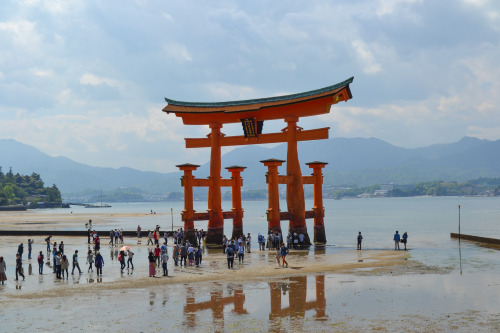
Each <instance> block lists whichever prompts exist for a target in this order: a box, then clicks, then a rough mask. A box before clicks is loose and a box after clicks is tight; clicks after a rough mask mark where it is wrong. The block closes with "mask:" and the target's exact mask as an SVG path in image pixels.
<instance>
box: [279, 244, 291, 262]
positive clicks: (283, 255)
mask: <svg viewBox="0 0 500 333" xmlns="http://www.w3.org/2000/svg"><path fill="white" fill-rule="evenodd" d="M288 252H290V250H289V249H288V248H287V247H286V246H285V244H284V243H281V249H280V254H281V261H282V262H283V264H282V265H281V267H284V266H285V264H286V267H287V268H288V262H287V261H286V260H285V258H286V256H287V255H288Z"/></svg>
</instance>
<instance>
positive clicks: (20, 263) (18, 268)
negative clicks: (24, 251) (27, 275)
mask: <svg viewBox="0 0 500 333" xmlns="http://www.w3.org/2000/svg"><path fill="white" fill-rule="evenodd" d="M19 275H21V276H22V277H23V281H24V273H23V260H22V259H21V255H20V254H19V253H17V254H16V281H17V280H19Z"/></svg>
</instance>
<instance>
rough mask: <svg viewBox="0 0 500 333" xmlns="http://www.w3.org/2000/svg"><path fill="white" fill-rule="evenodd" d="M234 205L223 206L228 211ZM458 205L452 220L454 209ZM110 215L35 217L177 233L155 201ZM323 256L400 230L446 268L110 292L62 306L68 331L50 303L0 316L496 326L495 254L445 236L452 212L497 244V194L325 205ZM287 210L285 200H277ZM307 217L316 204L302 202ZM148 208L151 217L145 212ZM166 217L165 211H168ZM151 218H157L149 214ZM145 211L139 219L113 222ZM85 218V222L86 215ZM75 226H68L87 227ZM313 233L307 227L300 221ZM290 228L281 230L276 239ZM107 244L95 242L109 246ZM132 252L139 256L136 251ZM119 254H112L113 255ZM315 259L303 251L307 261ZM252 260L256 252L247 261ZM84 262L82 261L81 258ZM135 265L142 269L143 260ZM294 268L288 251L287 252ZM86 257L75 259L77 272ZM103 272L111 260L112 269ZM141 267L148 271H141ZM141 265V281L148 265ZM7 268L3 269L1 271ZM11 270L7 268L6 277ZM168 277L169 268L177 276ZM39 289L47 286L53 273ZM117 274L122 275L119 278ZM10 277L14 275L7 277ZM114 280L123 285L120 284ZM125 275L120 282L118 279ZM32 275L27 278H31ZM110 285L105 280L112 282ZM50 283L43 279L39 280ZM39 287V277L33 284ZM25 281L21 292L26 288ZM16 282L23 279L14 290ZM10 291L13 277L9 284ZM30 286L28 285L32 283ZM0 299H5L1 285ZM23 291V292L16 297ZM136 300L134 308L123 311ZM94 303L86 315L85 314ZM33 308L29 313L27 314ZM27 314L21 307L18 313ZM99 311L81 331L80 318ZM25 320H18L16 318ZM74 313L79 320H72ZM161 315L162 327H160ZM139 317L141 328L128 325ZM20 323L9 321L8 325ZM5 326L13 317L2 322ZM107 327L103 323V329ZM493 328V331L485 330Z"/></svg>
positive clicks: (178, 325) (216, 326)
mask: <svg viewBox="0 0 500 333" xmlns="http://www.w3.org/2000/svg"><path fill="white" fill-rule="evenodd" d="M195 205H196V207H195V209H196V210H198V211H200V212H201V211H204V210H206V203H201V202H196V203H195ZM230 205H231V204H230V202H224V203H223V209H224V210H229V209H230V208H231V207H230ZM459 205H460V207H461V208H460V212H459V209H458V206H459ZM112 206H113V207H111V208H99V209H93V208H83V207H78V206H74V207H71V208H70V210H69V211H68V210H63V209H59V210H40V211H38V212H37V214H42V215H43V214H71V211H72V212H73V213H75V214H76V213H78V214H83V215H84V216H85V217H86V218H87V217H88V218H92V217H93V215H94V214H95V215H97V214H101V213H112V214H117V217H116V218H115V219H113V220H112V221H110V222H107V223H106V224H105V225H101V224H99V222H98V221H96V222H95V223H94V226H95V227H96V229H97V230H108V229H111V228H123V229H125V230H135V228H136V227H137V224H141V226H142V227H143V230H147V229H148V228H151V229H152V228H154V227H155V226H156V224H158V225H160V226H161V227H162V229H166V230H170V229H171V228H172V225H173V228H174V229H177V228H178V227H179V226H182V221H181V219H180V212H181V211H182V209H183V206H182V203H180V202H175V203H171V202H163V203H159V202H157V203H113V204H112ZM324 206H325V215H326V217H325V228H326V236H327V240H328V242H327V245H326V247H325V252H326V253H335V252H341V251H355V249H356V237H357V234H358V232H359V231H361V232H362V234H363V237H364V239H363V249H365V250H371V249H373V250H384V249H393V247H394V242H393V240H392V239H393V235H394V233H395V231H396V230H398V231H399V233H401V234H402V233H404V232H405V231H406V232H408V235H409V239H408V249H409V253H410V255H411V259H413V260H418V261H420V262H422V263H423V264H424V265H426V266H431V267H433V266H435V267H437V268H443V267H444V268H447V269H446V270H445V274H443V271H442V270H439V269H436V273H435V274H418V273H417V274H409V275H403V276H401V275H397V276H392V275H381V276H378V275H376V274H375V275H367V276H356V275H349V274H347V275H344V274H327V275H323V274H321V273H319V274H316V275H308V276H299V277H289V278H281V279H272V280H269V281H262V282H250V283H246V282H245V281H237V282H231V283H212V282H210V283H198V284H193V285H190V284H182V285H167V286H162V287H161V288H149V289H144V288H138V289H131V290H126V291H125V290H124V291H121V292H120V297H117V294H116V291H109V292H103V293H100V294H99V298H100V302H97V303H96V302H95V300H94V299H95V296H94V295H89V296H82V295H78V296H75V297H74V298H70V299H67V300H66V301H67V302H68V303H71V304H74V306H73V307H72V308H71V309H66V310H65V311H66V312H65V314H66V315H67V316H68V317H71V318H73V319H72V320H70V321H67V322H66V323H60V321H55V322H46V321H44V318H47V317H50V316H51V315H52V311H53V307H55V306H57V304H58V302H59V301H58V300H57V299H54V300H53V303H54V304H52V303H51V301H50V300H46V301H45V302H46V303H47V304H49V306H48V307H45V309H41V308H40V307H37V306H36V304H35V303H36V302H35V303H32V304H31V303H28V304H27V303H26V302H22V301H21V302H19V303H11V307H10V308H9V310H7V308H5V309H4V310H1V311H0V318H1V319H2V321H3V322H5V323H9V324H8V325H7V326H6V327H8V328H9V329H12V330H16V329H27V328H42V329H56V328H59V329H61V328H68V329H71V328H77V329H82V328H83V329H85V328H88V329H90V328H92V329H95V328H96V327H102V328H108V329H110V328H114V330H118V331H119V330H125V329H129V330H134V331H151V330H155V329H158V330H160V329H161V328H169V329H173V330H174V331H185V330H194V331H206V332H212V331H221V332H223V331H235V330H236V331H241V330H254V331H276V332H281V331H311V332H320V331H328V332H330V331H340V332H342V331H364V330H374V329H382V330H384V329H385V330H391V331H395V330H397V329H401V330H416V331H426V330H430V331H441V330H449V329H452V330H454V331H463V332H467V331H471V330H474V331H478V332H480V331H481V330H482V328H484V330H485V331H491V330H492V328H495V327H498V326H497V325H498V322H499V321H500V318H499V317H498V313H500V301H499V298H498V295H499V294H500V284H499V282H498V276H499V274H500V256H499V251H498V250H495V249H490V248H487V247H482V246H480V245H478V244H476V243H472V242H464V241H462V242H458V240H456V239H451V238H450V233H451V232H458V223H459V214H460V227H461V232H462V233H464V234H472V235H477V236H484V237H492V238H500V237H499V234H500V232H499V231H500V198H494V197H493V198H484V197H482V198H476V197H417V198H366V199H344V200H325V202H324ZM281 207H282V210H286V202H284V201H283V202H281ZM306 207H307V209H311V207H312V201H309V200H308V201H307V202H306ZM243 208H244V210H245V217H244V226H243V228H244V232H245V233H248V232H249V233H251V235H252V237H253V246H254V247H256V246H257V244H256V238H257V237H256V236H257V234H258V233H265V232H266V230H267V221H266V215H265V211H266V208H267V202H264V201H252V202H243ZM151 211H152V212H153V214H151ZM172 211H173V214H170V213H171V212H172ZM155 212H156V214H154V213H155ZM126 213H143V214H144V215H142V216H140V217H133V218H131V217H126V216H123V215H120V214H126ZM83 215H82V216H83ZM86 218H85V219H83V220H82V225H81V226H74V227H72V228H84V226H83V224H84V223H85V222H86ZM307 224H308V230H309V233H310V235H311V236H312V232H313V221H312V220H308V221H307ZM231 226H232V223H231V221H230V220H227V221H226V222H225V233H226V234H228V235H230V234H231ZM287 226H288V223H287V222H286V221H284V222H283V223H282V229H283V232H284V234H286V233H287ZM195 227H196V228H198V229H205V230H206V228H207V222H206V221H198V222H196V223H195ZM105 239H106V237H105V236H104V237H103V240H105ZM103 247H104V248H105V250H104V252H105V253H106V259H107V260H108V261H107V265H106V272H105V273H106V274H105V277H104V279H103V282H107V281H112V280H114V279H116V278H117V277H113V276H112V273H111V272H110V271H115V270H116V271H117V269H118V266H117V263H116V258H115V260H114V261H113V259H112V258H113V256H115V257H116V255H117V253H113V252H111V256H112V257H111V261H109V260H110V259H109V254H108V252H109V250H107V248H106V245H105V243H103ZM138 250H139V249H138ZM115 252H116V251H115ZM313 253H314V251H310V254H309V255H312V254H313ZM252 254H253V255H257V256H258V255H259V253H252ZM82 257H83V256H82ZM142 257H144V258H145V254H143V253H141V256H140V257H139V256H136V259H137V260H136V265H137V266H144V258H142ZM141 259H142V264H141ZM290 260H293V255H291V256H290ZM10 261H12V260H10ZM83 262H84V258H81V259H80V264H81V266H82V269H84V270H85V267H84V266H85V265H84V264H83ZM108 264H112V265H111V267H109V266H108ZM144 267H146V266H144ZM144 267H142V268H141V267H138V271H137V272H135V274H137V273H139V274H141V275H146V274H147V272H146V269H147V268H144ZM9 269H11V267H9ZM9 272H10V274H11V273H12V271H11V270H10V271H9ZM173 272H174V274H175V270H173ZM47 273H49V274H48V276H44V278H43V279H44V281H43V283H42V282H41V281H42V280H41V278H40V282H39V286H38V287H37V288H41V287H42V286H45V285H46V284H47V283H49V284H50V285H52V284H56V283H58V282H52V281H51V280H52V279H51V275H50V271H48V272H47ZM116 275H117V276H118V273H116ZM11 276H12V275H10V277H11ZM118 278H120V277H118ZM121 278H123V279H126V278H127V276H125V277H123V276H122V277H121ZM29 279H31V280H32V279H33V277H29ZM85 279H87V273H85V274H84V276H83V277H82V278H80V277H75V278H74V279H73V277H70V280H69V281H67V282H66V283H69V284H74V283H94V280H90V279H88V281H87V280H85ZM108 279H109V280H108ZM46 280H50V281H46ZM37 281H38V279H37ZM28 282H29V281H27V282H26V283H27V284H26V285H25V286H23V290H22V292H32V291H34V290H35V289H32V288H30V286H29V285H28ZM19 285H21V283H20V284H19ZM15 286H17V284H16V285H14V284H13V283H12V281H9V286H7V287H8V288H14V287H15ZM33 288H34V287H33ZM4 291H8V289H5V290H4ZM19 292H21V290H19ZM127 300H129V301H132V300H133V304H134V307H133V308H130V309H129V308H127V307H123V304H124V302H126V301H127ZM89 304H92V312H89V310H88V309H89ZM31 307H33V311H24V310H27V309H30V308H31ZM21 310H23V311H21ZM95 312H99V313H101V314H102V316H101V317H100V318H99V317H93V318H92V324H89V321H88V316H89V315H91V313H95ZM21 313H24V315H23V316H20V314H21ZM76 314H78V316H77V315H76ZM165 314H168V316H167V317H166V319H165V320H162V319H158V318H160V317H161V316H163V315H165ZM136 315H137V316H139V317H140V318H141V319H142V320H129V319H127V318H128V317H129V316H130V317H131V318H135V316H136ZM16 316H17V317H16ZM4 319H11V320H10V321H5V320H4ZM110 324H111V325H112V326H109V325H110ZM493 330H494V329H493Z"/></svg>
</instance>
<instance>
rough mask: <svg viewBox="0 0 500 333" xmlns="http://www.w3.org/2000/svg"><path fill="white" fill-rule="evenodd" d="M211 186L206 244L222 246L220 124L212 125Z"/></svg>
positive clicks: (214, 123)
mask: <svg viewBox="0 0 500 333" xmlns="http://www.w3.org/2000/svg"><path fill="white" fill-rule="evenodd" d="M210 128H211V129H212V132H211V133H210V146H211V150H210V184H209V187H208V214H209V220H208V228H207V236H206V238H205V242H206V243H207V244H220V242H221V240H222V236H223V235H224V218H223V216H222V206H221V190H220V187H221V176H220V171H221V144H220V137H221V135H222V134H221V132H220V129H221V128H222V125H221V124H220V123H216V122H212V123H210Z"/></svg>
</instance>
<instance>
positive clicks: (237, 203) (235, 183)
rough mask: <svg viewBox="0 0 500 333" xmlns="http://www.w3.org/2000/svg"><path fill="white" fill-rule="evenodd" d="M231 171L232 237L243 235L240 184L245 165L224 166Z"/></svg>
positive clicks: (241, 183)
mask: <svg viewBox="0 0 500 333" xmlns="http://www.w3.org/2000/svg"><path fill="white" fill-rule="evenodd" d="M226 169H227V170H228V171H229V172H231V180H232V195H231V197H232V202H233V209H232V210H233V214H234V215H233V237H232V238H233V239H235V238H238V237H240V236H241V235H243V208H242V206H241V186H242V185H243V179H242V178H241V173H242V172H243V170H245V169H246V167H243V166H239V165H233V166H230V167H227V168H226Z"/></svg>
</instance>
